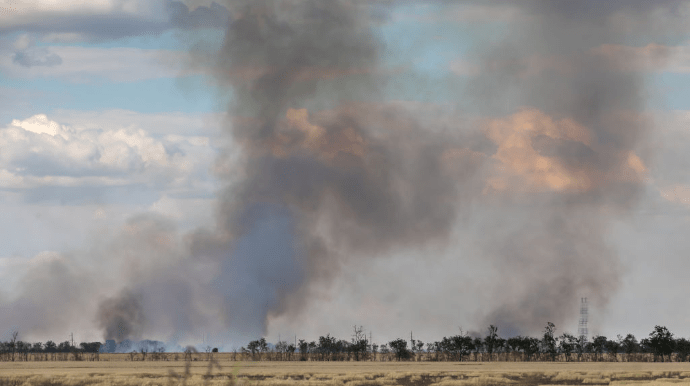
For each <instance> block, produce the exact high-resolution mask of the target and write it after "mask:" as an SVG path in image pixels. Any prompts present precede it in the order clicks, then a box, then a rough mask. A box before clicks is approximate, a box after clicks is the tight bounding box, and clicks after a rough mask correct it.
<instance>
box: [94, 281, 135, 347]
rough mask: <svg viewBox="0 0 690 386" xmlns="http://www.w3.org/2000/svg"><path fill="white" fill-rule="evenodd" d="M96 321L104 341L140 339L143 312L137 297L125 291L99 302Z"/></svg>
mask: <svg viewBox="0 0 690 386" xmlns="http://www.w3.org/2000/svg"><path fill="white" fill-rule="evenodd" d="M98 321H99V324H100V327H101V328H103V330H104V331H105V339H114V340H115V341H117V342H121V341H123V340H125V339H141V331H142V324H143V323H144V310H143V309H142V308H141V304H140V302H139V299H138V298H137V296H136V295H135V294H133V293H130V292H128V291H126V290H125V291H123V292H122V294H120V296H118V297H115V298H110V299H106V300H104V301H103V302H101V304H100V306H99V309H98Z"/></svg>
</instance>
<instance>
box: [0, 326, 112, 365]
mask: <svg viewBox="0 0 690 386" xmlns="http://www.w3.org/2000/svg"><path fill="white" fill-rule="evenodd" d="M101 345H102V343H101V342H82V343H80V344H79V346H78V347H75V346H74V345H73V344H72V343H71V342H70V341H64V342H60V343H55V342H53V341H52V340H49V341H47V342H45V343H42V342H34V343H29V342H24V341H22V340H20V339H19V333H18V332H16V331H15V332H13V333H12V335H11V338H10V339H9V340H7V341H5V342H2V341H0V361H28V360H29V357H31V360H35V361H36V360H39V361H40V360H70V359H72V360H98V358H99V355H98V353H99V349H100V348H101Z"/></svg>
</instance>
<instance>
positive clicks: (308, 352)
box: [0, 323, 690, 362]
mask: <svg viewBox="0 0 690 386" xmlns="http://www.w3.org/2000/svg"><path fill="white" fill-rule="evenodd" d="M147 342H148V341H147ZM101 346H102V344H101V343H100V342H84V343H80V344H79V347H75V346H73V345H72V344H71V343H70V342H69V341H65V342H62V343H60V344H55V343H54V342H52V341H48V342H46V343H45V344H44V343H40V342H37V343H27V342H23V341H21V340H20V339H18V333H16V332H15V333H14V334H13V335H12V338H11V339H10V340H9V341H6V342H0V360H1V361H42V360H63V361H64V360H96V361H97V360H100V355H99V352H100V351H103V349H102V348H101ZM217 352H218V350H217V349H215V348H214V349H212V348H211V347H210V346H208V347H207V348H206V349H205V353H197V351H196V350H195V349H193V348H191V347H189V348H187V350H185V352H184V353H180V354H183V356H181V355H178V354H177V353H175V354H170V353H165V350H164V349H163V348H158V349H156V350H155V351H153V352H151V351H149V350H147V349H141V350H140V351H134V350H133V351H131V352H129V353H128V354H129V355H128V356H127V359H128V360H132V361H134V360H171V359H173V360H178V359H183V360H188V361H191V360H199V359H201V360H204V359H206V360H211V359H212V358H213V355H214V353H217ZM232 355H233V357H232V358H233V360H252V361H563V362H571V361H587V362H592V361H595V362H598V361H617V362H633V361H643V362H651V361H654V362H657V361H659V362H668V361H675V362H687V361H688V360H689V359H690V358H689V357H690V341H689V340H687V339H685V338H675V337H674V336H673V334H672V333H671V332H670V331H669V330H668V329H667V328H666V327H663V326H655V327H654V330H653V331H652V332H651V333H650V334H649V337H647V338H644V339H641V340H639V341H638V340H637V338H636V337H635V336H634V335H632V334H627V335H625V336H622V335H618V336H617V337H616V338H615V339H608V338H606V337H604V336H601V335H597V336H594V337H593V338H592V339H591V340H589V341H585V340H584V338H583V337H576V336H574V335H571V334H568V333H563V334H561V335H558V334H557V333H556V326H555V325H554V324H553V323H547V325H546V326H545V328H544V331H543V335H542V336H540V337H529V336H515V337H511V338H502V337H501V336H500V335H499V333H498V328H496V327H495V326H493V325H492V326H489V327H488V328H487V334H486V336H485V337H480V336H475V337H472V336H470V335H468V334H467V333H463V332H462V331H461V332H460V334H458V335H454V336H450V337H443V338H442V339H441V340H440V341H435V342H429V343H424V342H422V341H420V340H415V339H412V338H411V339H410V341H408V340H405V339H402V338H399V339H395V340H393V341H390V342H388V343H386V344H382V345H378V344H376V343H373V342H370V341H369V340H368V339H367V337H366V334H365V333H364V330H363V328H362V327H361V326H360V327H357V326H355V327H354V330H353V335H352V337H351V339H350V340H349V341H347V340H343V339H337V338H335V337H333V336H330V334H328V335H326V336H321V337H319V339H318V341H311V342H307V341H305V340H303V339H300V340H299V341H298V342H295V343H287V342H285V341H279V342H278V343H276V344H275V345H272V344H270V343H268V342H267V341H266V339H265V338H261V339H257V340H254V341H251V342H249V344H247V346H246V347H242V348H240V350H239V351H236V352H234V353H232Z"/></svg>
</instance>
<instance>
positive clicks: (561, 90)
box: [8, 0, 664, 342]
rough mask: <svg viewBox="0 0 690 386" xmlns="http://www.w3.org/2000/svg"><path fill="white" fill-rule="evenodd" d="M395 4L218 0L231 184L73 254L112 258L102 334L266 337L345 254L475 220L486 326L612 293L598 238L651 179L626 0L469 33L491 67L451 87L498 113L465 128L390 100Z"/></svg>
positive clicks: (571, 309) (384, 249)
mask: <svg viewBox="0 0 690 386" xmlns="http://www.w3.org/2000/svg"><path fill="white" fill-rule="evenodd" d="M430 3H434V4H440V6H442V7H456V6H459V5H462V4H475V3H476V2H471V1H467V2H430ZM479 3H480V4H484V2H479ZM649 3H651V2H645V4H649ZM395 4H396V3H395V2H370V3H369V2H357V1H346V0H304V1H289V0H286V1H268V0H266V1H257V0H251V1H249V0H247V1H233V2H231V3H228V4H226V5H227V6H228V8H229V9H230V13H231V17H230V20H229V21H228V26H227V30H226V33H225V37H224V42H223V45H222V48H221V50H220V52H218V53H217V55H216V56H215V57H214V58H213V76H214V79H215V81H216V83H217V85H218V87H219V88H220V89H221V90H222V91H223V92H224V93H227V91H228V90H230V91H231V95H232V97H231V104H230V106H229V108H228V111H229V115H230V116H232V120H231V121H230V122H228V123H227V127H228V129H227V134H228V136H231V138H232V140H233V143H234V144H235V146H234V147H232V148H228V149H225V150H224V151H225V153H224V155H223V156H221V158H220V159H219V160H218V162H217V165H216V166H217V169H218V170H219V174H218V176H219V178H221V179H222V180H223V181H225V182H226V186H227V188H226V189H225V190H223V191H222V192H221V193H220V195H219V197H218V208H217V209H218V210H217V213H218V217H217V224H216V225H215V226H213V227H209V228H208V229H200V230H198V231H196V232H193V233H192V234H188V235H180V234H179V233H178V232H177V231H176V230H175V229H174V227H173V226H171V225H170V223H169V222H168V221H166V220H165V219H161V218H158V217H156V216H152V215H142V216H139V217H137V218H134V219H132V220H131V221H130V222H129V223H128V224H127V226H126V227H125V229H123V231H122V232H121V234H119V235H118V236H116V237H115V238H114V239H113V240H112V241H110V242H108V243H98V244H97V246H96V247H93V248H92V249H91V250H89V251H88V253H87V252H83V253H80V254H77V255H79V256H82V257H81V258H79V259H75V260H74V261H75V262H81V263H80V264H81V265H80V266H83V267H94V268H93V269H94V270H95V271H98V272H103V271H105V272H108V275H106V277H104V278H103V279H102V281H101V282H99V283H98V284H100V285H101V287H99V286H97V285H96V284H97V283H95V280H91V281H89V282H86V283H83V284H80V286H79V287H78V288H76V289H72V290H71V291H72V292H73V293H84V292H91V293H92V296H93V297H97V298H98V301H97V302H96V305H93V304H90V305H89V306H85V310H86V311H85V312H93V314H94V318H95V321H96V323H97V324H98V325H99V327H101V328H102V330H103V333H104V337H105V338H107V339H115V340H122V339H126V338H139V337H145V338H153V339H167V340H171V341H180V340H184V339H187V340H189V339H197V340H198V337H199V336H200V334H202V333H209V334H212V335H213V337H212V338H213V339H215V340H218V341H225V342H246V341H247V340H249V339H256V338H257V337H258V336H260V335H263V334H265V333H266V326H267V324H266V323H267V320H268V318H269V317H270V316H278V315H287V316H292V315H295V314H296V313H298V312H300V310H302V309H304V307H305V306H307V305H308V304H309V302H310V301H312V300H313V299H314V291H315V290H316V289H318V287H319V286H320V285H322V284H324V283H328V282H330V281H331V280H332V279H334V278H336V277H337V276H338V274H339V272H340V268H341V266H342V265H344V264H347V263H349V262H351V261H353V259H371V258H375V257H377V256H382V255H389V254H394V253H395V252H399V251H401V250H403V249H411V250H414V249H415V248H418V247H422V246H424V245H427V244H434V245H445V243H447V242H448V241H449V237H450V235H451V232H452V231H453V230H454V229H458V227H459V228H460V229H465V228H467V229H468V232H469V229H470V228H471V227H469V223H470V222H471V223H472V224H473V225H474V227H473V229H480V231H479V232H477V234H476V235H474V236H475V237H473V239H474V244H473V245H467V246H466V247H467V249H468V250H471V251H472V254H473V255H475V258H476V259H478V260H482V261H484V262H486V261H489V262H490V263H491V265H492V266H493V267H492V268H493V270H494V272H495V280H494V281H492V282H491V283H487V284H486V285H485V286H482V290H488V291H490V292H492V294H493V296H491V299H494V300H491V301H490V302H489V303H487V304H484V305H482V307H481V308H482V309H483V310H485V312H483V313H482V314H481V315H479V316H477V328H482V327H483V326H485V325H488V324H489V323H491V324H496V325H498V326H499V327H500V328H501V331H502V334H514V333H534V332H536V331H539V330H540V329H541V328H542V327H543V325H544V324H545V322H546V321H552V322H555V323H556V324H557V325H558V324H559V323H562V322H564V321H565V320H567V319H569V318H572V317H573V316H574V314H575V313H576V312H577V309H576V307H575V306H574V305H577V304H578V302H577V299H578V298H579V297H581V296H588V297H590V298H591V299H592V301H593V302H595V303H596V304H598V305H599V306H604V305H605V304H606V302H607V301H608V299H609V298H610V296H611V295H612V294H613V293H614V292H615V290H616V288H617V286H618V285H619V282H620V276H621V272H620V267H619V260H618V258H617V256H616V252H615V250H614V249H613V248H611V247H610V246H609V245H607V242H606V234H607V231H608V228H609V227H610V225H611V222H612V220H613V219H615V218H619V217H620V216H623V215H625V214H626V213H627V212H628V211H629V210H630V208H632V207H633V205H635V203H636V199H637V197H638V195H639V193H640V189H641V187H642V184H641V178H642V177H641V176H643V175H644V162H643V161H642V160H641V159H640V157H638V155H637V153H636V152H637V151H638V149H637V144H638V141H639V139H640V138H641V136H642V135H643V134H644V132H645V130H647V127H646V124H645V122H644V120H642V119H640V118H639V117H638V116H637V114H636V111H637V110H639V109H641V108H643V107H644V99H643V88H642V82H641V79H640V78H639V76H638V74H635V73H633V72H625V71H621V70H620V69H618V68H616V66H615V63H612V62H611V61H610V60H608V59H607V57H606V56H605V55H602V54H601V53H600V52H599V51H597V50H596V48H597V47H600V46H601V45H602V44H607V43H611V42H618V41H620V40H621V39H623V38H624V37H623V36H621V35H620V34H619V32H618V31H617V30H616V29H615V28H613V27H612V26H611V25H610V23H609V21H610V17H611V16H612V15H614V14H615V13H616V12H618V11H620V10H621V9H624V8H625V7H627V5H626V4H628V3H627V2H622V1H607V2H605V4H606V6H605V7H600V4H602V3H601V2H598V1H568V2H565V1H525V2H509V4H510V5H511V6H513V7H515V8H516V9H517V11H518V14H519V15H520V17H522V18H524V21H522V22H520V23H517V25H518V26H519V27H516V28H517V29H516V30H511V31H510V33H509V34H507V36H508V37H507V38H505V39H502V40H500V41H491V42H483V44H482V45H481V46H478V47H476V52H475V54H474V56H473V57H474V58H476V59H477V60H478V61H479V62H480V64H481V65H480V66H478V67H479V68H480V69H481V71H480V73H479V74H478V75H476V76H473V78H472V80H470V81H469V82H468V84H467V85H466V87H464V88H462V89H458V90H457V91H454V92H456V94H457V99H458V104H459V105H462V106H467V105H468V102H467V101H471V102H469V103H470V104H471V105H472V108H471V110H472V111H471V112H472V113H478V114H479V115H481V116H483V117H486V119H483V120H482V121H481V122H480V123H477V124H476V125H477V126H476V127H474V128H470V129H468V126H469V124H470V123H469V121H467V122H462V121H455V122H451V123H447V122H446V123H438V124H436V125H435V126H434V124H432V123H429V122H431V121H430V120H428V119H421V118H420V117H419V116H417V114H418V113H419V111H413V110H412V109H408V108H406V106H409V105H406V104H403V103H390V102H384V101H385V100H386V97H385V93H384V92H383V91H382V90H383V89H384V87H385V86H386V81H391V82H392V81H395V74H394V73H392V72H391V70H390V69H387V68H386V67H385V66H383V65H382V64H381V57H382V53H383V51H384V49H385V45H384V44H383V42H382V41H381V39H380V37H379V36H378V35H377V34H376V32H375V31H376V28H375V27H376V25H377V23H379V22H380V21H381V20H385V16H382V14H385V13H386V12H385V10H386V9H388V7H392V6H394V5H395ZM655 4H657V3H655ZM658 4H660V5H659V6H663V5H664V4H663V3H658ZM495 5H496V6H499V5H500V4H499V2H496V3H495ZM374 6H375V10H376V12H377V14H376V17H375V18H374V17H372V16H370V11H372V8H371V7H374ZM646 6H647V5H646ZM595 9H596V10H595ZM639 12H643V11H639ZM449 14H450V12H449ZM198 54H199V53H198V52H192V53H191V55H192V56H193V57H194V59H195V60H198V61H206V60H208V57H202V55H199V57H196V55H198ZM408 75H410V74H409V73H408ZM410 76H411V77H409V78H408V80H407V81H410V80H418V81H419V83H420V87H422V86H424V79H423V78H422V77H419V78H415V77H414V74H411V75H410ZM422 122H424V123H422ZM238 149H239V150H238ZM238 152H239V156H238ZM643 158H644V157H643ZM237 160H239V161H237ZM238 162H239V164H238ZM229 163H233V165H232V167H226V166H227V165H228V164H229ZM88 256H98V258H95V257H94V258H93V259H89V258H88ZM96 260H97V261H99V262H100V261H102V262H104V263H98V262H94V261H96ZM75 264H76V263H75ZM467 266H468V267H471V266H472V262H468V264H467ZM85 269H86V268H85ZM70 272H71V271H70ZM109 275H112V277H108V276H109ZM30 277H31V275H27V278H30ZM27 280H28V279H27ZM423 280H430V281H432V280H434V278H424V279H423ZM106 284H107V286H106ZM99 288H116V290H114V291H113V292H110V291H109V290H102V289H99ZM122 288H126V290H121V289H122ZM45 292H46V294H44V296H49V295H48V294H47V293H48V292H50V291H45ZM439 296H445V294H439ZM28 299H30V300H31V301H33V302H34V303H36V304H42V303H41V302H40V301H39V300H40V299H42V298H41V297H40V296H38V295H36V296H33V297H31V298H28ZM26 302H29V300H26V299H25V300H23V301H22V302H21V303H22V304H20V305H21V306H22V307H24V308H22V309H31V310H34V309H36V307H37V306H36V305H35V304H34V303H31V304H24V303H26ZM8 307H9V308H12V307H13V305H12V304H10V305H9V306H8ZM440 307H445V306H444V305H440ZM17 309H18V308H17V307H16V305H15V306H14V313H13V315H14V314H17V313H20V311H17ZM431 313H433V310H432V311H431ZM314 317H316V318H318V315H315V316H314ZM16 320H19V318H15V319H13V320H12V322H16ZM65 323H66V322H65ZM365 323H366V322H365Z"/></svg>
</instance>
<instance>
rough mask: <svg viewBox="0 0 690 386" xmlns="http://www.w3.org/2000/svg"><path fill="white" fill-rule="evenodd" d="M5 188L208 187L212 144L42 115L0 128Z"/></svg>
mask: <svg viewBox="0 0 690 386" xmlns="http://www.w3.org/2000/svg"><path fill="white" fill-rule="evenodd" d="M0 148H2V152H0V181H2V184H0V185H2V186H3V187H5V188H14V189H31V188H37V187H93V186H123V185H129V184H146V185H152V186H153V187H154V188H155V189H161V190H171V189H172V191H186V190H194V189H202V190H209V192H208V193H209V194H210V190H211V187H210V185H209V184H211V177H210V176H209V174H208V168H209V166H210V165H211V163H212V160H213V159H214V157H215V149H214V148H212V147H211V145H210V141H209V140H208V138H205V137H202V136H194V135H192V136H185V135H180V134H177V135H168V136H160V135H152V134H150V133H149V132H147V131H146V130H144V129H143V128H141V127H137V126H136V125H131V126H129V127H122V126H120V127H110V128H107V129H103V128H84V127H74V126H67V125H61V124H59V123H58V122H55V121H53V120H51V119H49V118H48V117H47V116H46V115H44V114H39V115H35V116H33V117H30V118H28V119H25V120H13V121H12V122H11V123H10V124H9V125H8V126H7V127H5V128H4V129H0Z"/></svg>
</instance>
